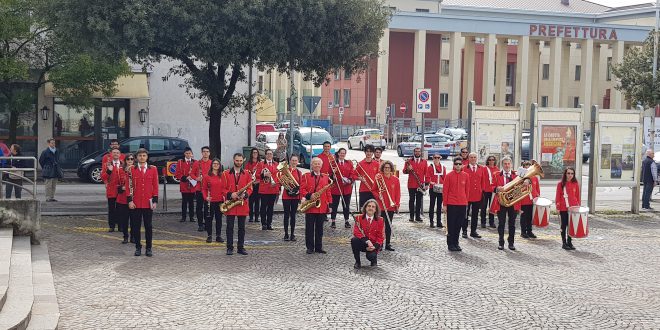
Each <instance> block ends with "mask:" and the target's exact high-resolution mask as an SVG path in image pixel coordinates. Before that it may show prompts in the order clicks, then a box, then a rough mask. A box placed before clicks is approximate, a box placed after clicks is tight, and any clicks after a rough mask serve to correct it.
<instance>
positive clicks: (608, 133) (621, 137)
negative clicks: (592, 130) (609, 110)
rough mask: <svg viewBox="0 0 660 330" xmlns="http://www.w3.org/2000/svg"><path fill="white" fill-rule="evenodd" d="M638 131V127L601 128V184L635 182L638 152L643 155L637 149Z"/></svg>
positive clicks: (599, 174)
mask: <svg viewBox="0 0 660 330" xmlns="http://www.w3.org/2000/svg"><path fill="white" fill-rule="evenodd" d="M638 129H639V127H636V126H632V127H631V126H621V125H616V126H614V125H612V126H610V125H605V124H603V125H601V126H600V149H599V151H600V152H599V154H600V155H599V157H598V167H597V168H598V180H599V183H605V184H613V183H619V182H635V179H636V178H635V176H636V175H637V172H638V171H636V170H635V168H636V166H635V157H636V152H639V153H641V150H638V148H637V147H636V146H637V145H639V144H638V143H639V141H637V136H638V133H639V132H638Z"/></svg>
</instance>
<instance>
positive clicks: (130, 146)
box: [119, 139, 146, 153]
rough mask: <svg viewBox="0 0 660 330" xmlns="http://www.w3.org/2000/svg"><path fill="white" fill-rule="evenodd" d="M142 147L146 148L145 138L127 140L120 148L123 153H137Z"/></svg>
mask: <svg viewBox="0 0 660 330" xmlns="http://www.w3.org/2000/svg"><path fill="white" fill-rule="evenodd" d="M140 148H146V146H145V143H144V140H143V139H136V140H131V141H128V142H126V144H122V145H120V146H119V150H121V152H122V153H129V152H132V153H135V152H136V151H137V150H138V149H140Z"/></svg>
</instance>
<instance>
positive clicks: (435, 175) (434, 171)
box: [425, 163, 447, 189]
mask: <svg viewBox="0 0 660 330" xmlns="http://www.w3.org/2000/svg"><path fill="white" fill-rule="evenodd" d="M446 175H447V168H445V167H444V166H443V165H442V164H438V166H435V164H433V163H431V165H429V167H427V168H426V179H425V180H426V182H428V183H429V184H430V185H431V188H430V189H433V185H434V184H444V182H445V176H446ZM443 189H444V188H443Z"/></svg>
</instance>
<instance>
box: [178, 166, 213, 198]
mask: <svg viewBox="0 0 660 330" xmlns="http://www.w3.org/2000/svg"><path fill="white" fill-rule="evenodd" d="M196 162H197V161H196V160H194V159H191V160H190V163H188V162H187V161H186V160H185V158H184V159H179V161H178V162H177V163H176V173H174V176H175V177H176V178H177V179H178V180H179V181H181V182H180V183H179V191H180V192H181V193H184V194H189V193H194V192H195V190H196V189H197V188H196V187H193V186H191V185H190V182H188V179H195V178H194V177H192V176H191V173H192V168H193V166H194V165H195V163H196ZM207 173H208V172H207ZM195 180H196V179H195Z"/></svg>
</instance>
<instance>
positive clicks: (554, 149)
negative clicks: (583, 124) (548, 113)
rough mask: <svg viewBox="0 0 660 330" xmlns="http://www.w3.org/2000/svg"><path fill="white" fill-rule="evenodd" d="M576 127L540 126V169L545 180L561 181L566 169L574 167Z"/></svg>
mask: <svg viewBox="0 0 660 330" xmlns="http://www.w3.org/2000/svg"><path fill="white" fill-rule="evenodd" d="M576 133H577V126H575V125H542V126H541V141H540V143H541V159H540V163H541V167H543V172H544V173H545V177H544V178H545V179H553V180H555V179H561V178H562V175H563V173H564V169H565V168H566V167H573V168H575V166H576V159H578V157H577V145H576V144H577V139H576Z"/></svg>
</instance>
